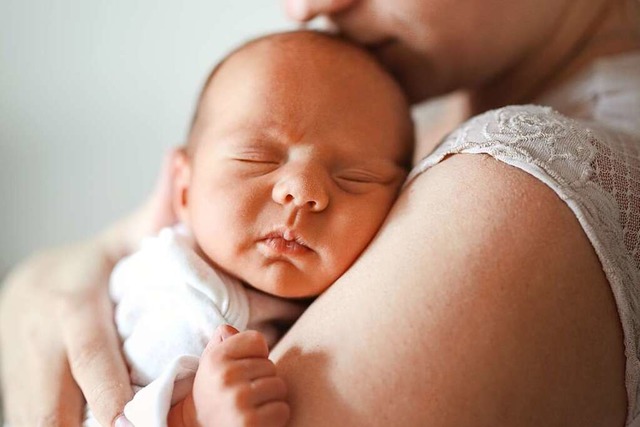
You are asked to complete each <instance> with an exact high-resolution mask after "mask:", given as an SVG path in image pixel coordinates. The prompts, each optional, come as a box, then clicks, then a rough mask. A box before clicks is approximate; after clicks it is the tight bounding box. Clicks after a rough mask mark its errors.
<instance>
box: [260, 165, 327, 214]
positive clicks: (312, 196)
mask: <svg viewBox="0 0 640 427" xmlns="http://www.w3.org/2000/svg"><path fill="white" fill-rule="evenodd" d="M319 175H320V174H317V173H312V172H311V171H308V170H307V171H292V173H290V174H288V175H287V176H284V177H282V178H281V179H280V180H279V181H278V182H277V183H276V185H274V187H273V194H272V196H273V200H275V201H276V202H277V203H279V204H281V205H289V204H293V205H294V206H295V207H297V208H304V209H308V210H309V211H311V212H320V211H323V210H324V209H325V208H326V207H327V205H328V204H329V194H328V192H327V189H326V184H325V183H324V182H323V177H322V176H319Z"/></svg>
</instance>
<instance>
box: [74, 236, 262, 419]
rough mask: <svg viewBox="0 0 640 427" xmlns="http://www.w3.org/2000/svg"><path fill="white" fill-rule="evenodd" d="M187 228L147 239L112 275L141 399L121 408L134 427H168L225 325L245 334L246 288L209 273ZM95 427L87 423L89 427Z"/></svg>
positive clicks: (129, 360) (120, 327)
mask: <svg viewBox="0 0 640 427" xmlns="http://www.w3.org/2000/svg"><path fill="white" fill-rule="evenodd" d="M193 248H194V244H193V241H192V239H191V237H190V236H189V234H188V233H187V232H186V230H185V229H184V228H182V227H176V228H166V229H164V230H162V231H161V232H160V233H159V235H158V236H157V237H151V238H147V239H146V240H144V241H143V242H142V246H141V249H140V250H139V251H137V252H136V253H134V254H133V255H131V256H130V257H127V258H125V259H124V260H122V261H121V262H119V263H118V264H117V265H116V267H115V269H114V271H113V274H112V276H111V282H110V292H111V297H112V299H113V301H114V302H115V304H116V308H115V321H116V326H117V329H118V333H119V335H120V338H121V339H122V342H123V349H124V355H125V358H126V361H127V363H128V365H129V367H130V376H131V383H132V385H133V386H134V391H136V394H135V396H134V398H133V400H131V402H129V403H128V404H127V405H126V406H125V409H124V413H125V415H126V416H127V418H128V419H129V420H130V421H131V422H132V423H133V424H134V426H136V427H145V426H149V427H162V426H166V418H167V414H168V412H169V408H170V407H171V405H172V404H174V403H176V402H177V401H179V400H181V399H183V398H184V397H185V396H186V394H187V393H188V392H189V390H191V385H192V382H193V376H194V374H195V371H196V369H197V367H198V360H199V356H200V354H201V353H202V351H203V350H204V348H205V347H206V345H207V343H208V342H209V339H210V338H211V337H212V334H213V332H214V331H215V329H216V328H217V327H218V326H219V325H221V324H225V323H226V324H231V325H233V326H234V327H235V328H237V329H238V330H241V331H242V330H245V329H246V328H247V324H248V321H249V301H248V298H247V293H246V291H245V289H244V287H243V285H242V284H241V283H240V282H239V281H238V280H236V279H234V278H232V277H230V276H228V275H226V274H224V273H222V272H220V271H218V270H214V269H213V268H211V267H210V266H209V265H208V264H207V263H206V262H205V261H204V260H203V259H202V258H201V257H200V256H199V255H198V254H197V253H196V252H195V250H194V249H193ZM93 425H98V424H97V423H95V420H94V419H92V418H89V419H88V420H87V421H86V422H85V426H93Z"/></svg>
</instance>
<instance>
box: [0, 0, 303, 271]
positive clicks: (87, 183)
mask: <svg viewBox="0 0 640 427" xmlns="http://www.w3.org/2000/svg"><path fill="white" fill-rule="evenodd" d="M292 27H293V25H292V24H291V23H289V22H288V21H287V20H286V18H285V16H284V14H283V13H282V10H281V6H280V2H279V1H277V0H272V1H268V0H190V1H187V2H179V1H175V0H174V1H166V0H165V1H157V0H133V1H131V0H110V1H101V0H88V1H87V0H56V1H48V0H1V1H0V205H1V206H2V208H1V209H0V278H2V277H3V276H4V275H5V274H6V273H7V271H8V270H9V268H10V266H12V265H14V264H15V263H16V262H18V260H20V259H22V258H24V257H25V256H26V255H27V254H29V253H31V252H32V251H34V250H36V249H38V248H43V247H49V246H52V245H59V244H62V243H65V242H69V241H74V240H77V239H79V238H82V237H84V236H88V235H90V234H91V233H94V232H96V231H98V230H100V229H101V228H102V227H103V226H104V225H105V224H107V223H109V222H110V221H112V220H113V219H115V218H117V217H119V216H121V215H123V214H125V213H127V212H128V211H130V210H131V209H132V208H134V207H135V206H136V205H137V203H139V202H140V201H141V200H143V198H144V196H145V195H146V194H147V193H148V192H149V191H150V189H151V187H152V185H153V182H154V178H155V175H156V172H157V170H158V168H159V166H160V162H161V159H162V156H163V153H164V152H165V151H166V150H167V149H168V148H169V147H171V146H173V145H177V144H179V143H180V142H181V141H182V140H183V138H184V136H185V132H186V129H187V125H188V123H189V120H190V116H191V113H192V108H193V103H194V101H195V99H196V96H197V94H198V91H199V88H200V86H201V84H202V82H203V79H204V78H205V77H206V75H207V73H208V72H209V70H210V68H211V67H212V65H213V64H214V63H216V62H217V60H218V59H220V58H221V57H222V56H223V54H224V53H225V52H227V51H228V50H229V49H231V48H232V47H234V46H236V45H237V44H239V43H241V42H242V41H244V40H246V39H248V38H250V37H253V36H255V35H259V34H262V33H264V32H267V31H271V30H277V29H286V28H292Z"/></svg>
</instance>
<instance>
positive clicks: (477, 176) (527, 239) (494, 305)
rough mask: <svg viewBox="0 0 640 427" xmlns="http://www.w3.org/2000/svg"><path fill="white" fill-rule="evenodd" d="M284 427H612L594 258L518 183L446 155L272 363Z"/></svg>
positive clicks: (620, 376) (609, 328) (505, 169)
mask: <svg viewBox="0 0 640 427" xmlns="http://www.w3.org/2000/svg"><path fill="white" fill-rule="evenodd" d="M272 356H273V358H274V359H275V360H276V363H277V366H278V370H279V373H280V374H281V375H282V376H283V377H284V378H285V381H286V382H287V383H288V385H289V389H290V399H291V405H292V415H293V417H292V422H291V425H294V426H297V425H301V426H309V427H311V426H316V425H333V424H337V425H349V426H374V425H381V426H388V425H402V426H409V425H421V426H422V425H428V426H430V427H433V426H442V427H449V426H467V425H474V426H481V425H487V426H496V425H505V426H507V425H508V426H515V425H517V426H540V425H545V426H554V425H558V426H584V425H590V426H613V425H623V424H624V419H625V415H626V394H625V388H624V364H625V359H624V349H623V339H622V331H621V328H620V324H619V320H618V317H617V311H616V308H615V304H614V301H613V297H612V295H611V292H610V290H609V287H608V284H607V281H606V278H605V276H604V274H603V272H602V270H601V267H600V263H599V261H598V259H597V257H596V255H595V253H594V251H593V249H592V248H591V246H590V244H589V241H588V239H587V237H586V236H585V235H584V233H583V232H582V230H581V228H580V225H579V224H578V222H577V220H576V219H575V217H574V216H573V214H572V213H571V211H570V210H569V209H568V208H567V207H566V206H565V205H564V203H563V202H562V201H561V200H560V199H559V198H558V197H557V196H556V195H555V194H554V193H553V192H552V191H551V190H550V189H549V188H547V187H546V186H544V185H543V184H542V183H540V182H538V181H537V180H536V179H534V178H532V177H530V176H529V175H527V174H526V173H524V172H522V171H519V170H517V169H515V168H512V167H510V166H506V165H504V164H502V163H499V162H497V161H495V160H493V159H492V158H490V157H488V156H484V155H457V156H453V157H451V158H449V159H447V160H446V161H444V162H443V163H441V164H439V165H437V166H435V167H433V168H432V169H430V170H429V171H427V172H425V173H424V174H422V175H421V176H420V177H418V178H417V179H416V180H415V181H414V182H413V183H412V184H411V185H410V186H409V187H408V188H407V189H405V191H404V192H403V194H402V195H401V197H400V199H399V200H398V203H397V204H396V206H395V208H394V209H393V211H392V212H391V214H390V217H389V219H388V221H387V223H386V224H385V226H384V227H383V229H382V230H381V232H380V233H379V235H378V236H377V237H376V239H375V240H374V241H373V242H372V244H371V246H370V247H369V248H368V249H367V251H366V252H365V253H364V254H363V255H362V257H361V258H360V259H359V260H358V261H357V262H356V264H355V265H354V266H353V267H352V268H351V269H350V270H349V271H348V272H347V273H346V274H345V275H344V276H343V277H342V278H341V279H340V280H339V281H338V282H337V283H336V284H335V285H334V286H333V287H332V288H330V289H329V290H328V291H327V292H326V293H325V294H324V295H323V296H322V297H320V298H319V299H318V300H317V301H316V302H315V303H314V304H313V305H312V306H311V307H310V308H309V310H308V311H307V312H306V313H305V314H304V315H303V316H302V317H301V318H300V320H299V321H298V322H297V323H296V324H295V325H294V327H293V328H292V329H291V330H290V332H289V333H288V334H287V335H286V336H285V337H284V338H283V339H282V341H281V342H280V343H279V345H278V346H277V347H276V349H275V350H274V352H273V354H272Z"/></svg>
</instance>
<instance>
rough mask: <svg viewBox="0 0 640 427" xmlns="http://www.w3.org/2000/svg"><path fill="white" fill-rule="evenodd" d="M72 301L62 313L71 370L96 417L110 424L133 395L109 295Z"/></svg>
mask: <svg viewBox="0 0 640 427" xmlns="http://www.w3.org/2000/svg"><path fill="white" fill-rule="evenodd" d="M72 300H73V298H68V299H66V300H65V301H64V302H63V303H62V305H61V313H60V317H61V322H62V323H63V328H62V329H63V331H64V341H65V344H66V346H67V350H68V357H69V365H70V367H71V372H72V374H73V377H74V378H75V380H76V382H77V383H78V386H79V387H80V389H81V390H82V392H83V394H84V396H85V398H86V400H87V403H88V405H89V408H90V409H91V411H92V412H93V415H94V417H95V418H96V419H97V420H98V421H99V422H100V423H101V424H102V425H105V426H111V425H113V423H114V421H115V419H116V417H117V415H118V414H120V413H122V410H123V408H124V405H125V404H126V403H127V402H128V401H129V400H131V397H132V396H133V391H132V389H131V386H130V383H129V374H128V371H127V367H126V364H125V362H124V360H123V358H122V354H121V352H120V342H119V339H118V336H117V333H116V331H115V328H114V326H113V320H112V319H113V313H112V308H111V303H110V301H109V299H108V297H107V296H106V294H105V295H102V296H101V297H99V296H97V294H96V295H95V296H94V297H87V296H86V295H85V297H84V298H82V299H81V300H77V303H74V302H73V301H72Z"/></svg>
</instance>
